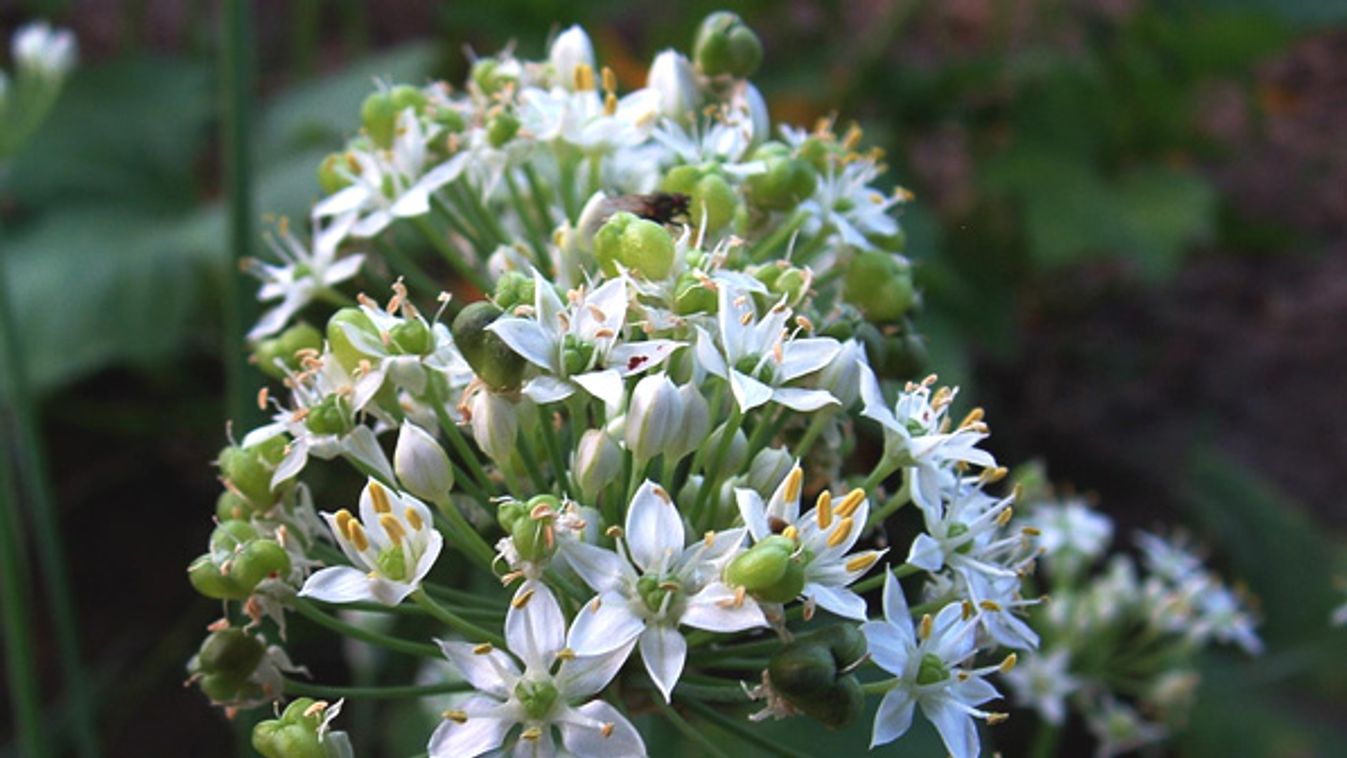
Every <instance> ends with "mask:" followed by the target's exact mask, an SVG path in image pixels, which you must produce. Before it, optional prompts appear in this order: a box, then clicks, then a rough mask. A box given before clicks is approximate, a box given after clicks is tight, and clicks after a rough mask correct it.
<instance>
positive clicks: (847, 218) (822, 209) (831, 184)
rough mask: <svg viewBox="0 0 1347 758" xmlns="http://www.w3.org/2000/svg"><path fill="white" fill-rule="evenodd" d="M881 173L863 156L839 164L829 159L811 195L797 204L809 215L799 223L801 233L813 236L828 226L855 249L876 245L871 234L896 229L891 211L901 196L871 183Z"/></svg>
mask: <svg viewBox="0 0 1347 758" xmlns="http://www.w3.org/2000/svg"><path fill="white" fill-rule="evenodd" d="M880 173H881V172H880V170H879V167H878V166H877V165H876V164H875V162H874V161H873V160H869V159H865V158H862V159H858V160H853V161H850V162H848V163H846V164H844V165H843V166H841V167H840V168H839V167H838V166H837V165H836V164H835V163H830V164H829V167H828V170H827V171H825V172H823V173H822V174H820V175H819V184H818V189H817V190H816V191H815V192H814V196H813V197H811V198H810V199H808V200H806V201H804V202H803V203H801V205H800V209H801V210H802V211H804V212H805V213H806V214H807V216H806V218H807V219H808V221H806V223H805V224H804V226H803V227H802V229H803V231H804V233H805V234H807V235H809V236H814V235H817V234H820V233H823V232H824V231H825V230H827V231H828V232H829V233H830V234H831V235H834V236H836V237H837V238H838V241H839V242H841V243H842V244H844V245H849V246H851V247H853V248H856V249H858V250H877V249H879V247H878V246H877V245H876V244H875V243H874V242H872V241H871V239H872V238H875V237H892V236H893V235H895V234H897V233H898V231H899V229H898V221H897V219H895V218H894V217H893V214H892V213H891V211H892V209H893V206H894V205H896V204H897V203H898V202H899V200H900V197H901V195H885V194H884V193H882V192H880V191H879V190H877V189H875V188H874V187H872V186H870V184H871V182H873V181H874V180H875V179H876V178H878V176H879V174H880Z"/></svg>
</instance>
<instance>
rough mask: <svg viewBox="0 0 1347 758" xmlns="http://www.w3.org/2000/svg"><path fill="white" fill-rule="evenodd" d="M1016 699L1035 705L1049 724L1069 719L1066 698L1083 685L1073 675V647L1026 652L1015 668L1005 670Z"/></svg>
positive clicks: (1060, 722) (1056, 723) (1026, 704)
mask: <svg viewBox="0 0 1347 758" xmlns="http://www.w3.org/2000/svg"><path fill="white" fill-rule="evenodd" d="M1002 676H1003V677H1004V678H1005V680H1006V682H1007V683H1008V684H1009V685H1010V689H1012V690H1014V692H1015V702H1017V703H1019V704H1020V705H1022V706H1024V707H1026V708H1033V709H1034V710H1035V711H1038V715H1039V716H1040V717H1042V719H1043V720H1044V721H1046V722H1048V723H1049V724H1054V725H1060V724H1062V723H1063V722H1065V721H1066V699H1067V698H1068V697H1070V696H1071V694H1072V693H1073V692H1075V691H1076V690H1077V689H1078V688H1079V687H1080V681H1079V680H1078V679H1076V678H1075V677H1074V676H1072V675H1071V651H1069V650H1067V649H1065V648H1057V649H1055V650H1053V651H1051V652H1047V653H1024V654H1022V655H1021V656H1020V658H1019V661H1018V662H1017V663H1016V664H1015V668H1013V669H1011V670H1010V671H1007V672H1006V673H1004V674H1002Z"/></svg>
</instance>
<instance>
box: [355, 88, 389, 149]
mask: <svg viewBox="0 0 1347 758" xmlns="http://www.w3.org/2000/svg"><path fill="white" fill-rule="evenodd" d="M397 118H398V108H397V106H396V105H394V104H393V98H392V97H390V96H389V95H388V93H387V92H373V93H370V95H369V97H366V98H365V102H364V103H363V104H362V105H361V106H360V121H361V123H362V124H363V125H364V127H365V133H366V134H368V135H369V138H370V140H371V141H373V142H374V144H375V145H378V146H379V147H382V148H384V149H388V148H390V147H392V146H393V130H394V128H395V125H396V123H397Z"/></svg>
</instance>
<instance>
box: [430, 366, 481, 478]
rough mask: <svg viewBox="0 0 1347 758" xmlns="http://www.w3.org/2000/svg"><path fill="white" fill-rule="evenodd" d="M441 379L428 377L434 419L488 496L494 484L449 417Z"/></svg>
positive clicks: (456, 425)
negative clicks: (441, 388) (441, 387)
mask: <svg viewBox="0 0 1347 758" xmlns="http://www.w3.org/2000/svg"><path fill="white" fill-rule="evenodd" d="M441 381H443V380H442V379H441V378H440V377H439V376H432V377H431V378H430V392H429V398H428V400H429V403H430V406H431V407H432V408H434V409H435V419H436V420H438V421H439V422H440V429H442V430H444V436H446V437H448V438H449V444H450V445H453V447H454V450H455V451H457V452H458V455H459V457H460V458H462V460H463V465H464V466H467V468H468V472H469V473H471V474H472V477H473V479H476V480H477V486H478V487H480V488H481V490H482V492H483V493H485V494H487V495H488V496H490V495H494V494H495V493H496V486H495V484H494V483H492V481H491V478H490V477H488V476H487V475H486V471H484V470H483V469H482V462H481V460H480V459H478V457H477V454H476V453H474V452H473V451H472V448H471V447H469V446H468V441H467V440H466V439H464V437H463V432H461V431H460V430H459V428H458V424H455V423H454V420H453V419H452V418H449V412H448V411H447V410H445V408H444V394H443V393H442V392H441V390H440V384H439V383H440V382H441Z"/></svg>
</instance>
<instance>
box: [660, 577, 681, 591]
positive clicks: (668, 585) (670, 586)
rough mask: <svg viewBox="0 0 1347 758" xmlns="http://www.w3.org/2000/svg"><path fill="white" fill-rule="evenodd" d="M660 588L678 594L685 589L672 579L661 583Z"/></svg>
mask: <svg viewBox="0 0 1347 758" xmlns="http://www.w3.org/2000/svg"><path fill="white" fill-rule="evenodd" d="M658 586H659V588H660V589H662V590H665V591H667V592H677V591H678V590H681V589H683V585H681V584H679V583H678V582H675V581H674V580H672V579H666V580H665V581H662V582H660V583H659V585H658Z"/></svg>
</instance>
